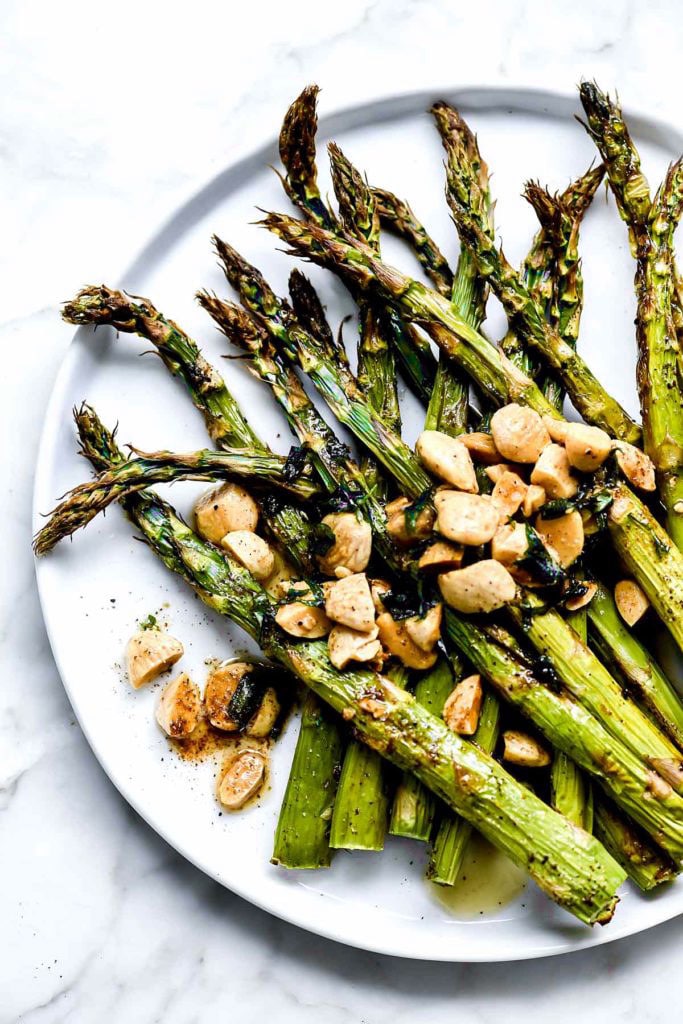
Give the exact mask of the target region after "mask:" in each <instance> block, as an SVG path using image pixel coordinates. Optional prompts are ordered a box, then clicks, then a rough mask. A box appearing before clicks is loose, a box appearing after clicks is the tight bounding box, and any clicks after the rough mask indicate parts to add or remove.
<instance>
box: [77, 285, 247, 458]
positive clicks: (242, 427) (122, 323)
mask: <svg viewBox="0 0 683 1024" xmlns="http://www.w3.org/2000/svg"><path fill="white" fill-rule="evenodd" d="M62 316H63V317H64V319H65V320H67V321H68V322H69V323H71V324H94V325H95V326H99V325H101V324H108V325H110V326H112V327H115V328H116V330H117V331H123V332H125V333H127V334H139V335H140V337H141V338H145V339H146V340H147V341H150V342H151V343H152V344H153V345H154V347H155V348H156V350H157V352H158V353H159V355H160V356H161V358H162V360H163V362H164V363H165V365H166V366H167V368H168V369H169V370H170V371H171V373H172V374H173V375H174V376H178V377H180V378H181V380H182V381H183V383H184V384H185V386H186V387H187V389H188V391H189V392H190V394H191V395H192V398H193V401H194V402H195V404H196V405H197V404H199V403H198V401H197V397H198V396H201V399H200V401H201V405H200V408H201V411H202V413H203V415H204V419H205V420H206V426H207V430H208V432H209V436H210V437H211V440H212V441H213V442H214V443H215V444H216V445H218V446H220V447H222V448H250V449H259V450H261V451H265V450H267V449H266V448H265V446H264V445H263V444H262V442H261V441H260V440H259V439H258V437H257V436H256V434H255V433H254V431H253V430H252V429H251V427H250V426H249V424H248V423H247V421H246V420H245V419H244V417H243V416H242V413H241V412H240V409H239V406H238V405H237V403H236V402H235V399H234V398H233V396H232V395H231V394H230V392H229V391H228V389H227V388H226V386H225V383H224V381H223V379H222V378H221V377H220V376H219V374H218V373H217V372H216V371H215V370H214V368H213V367H212V366H211V365H210V364H209V363H208V362H207V361H206V360H205V359H204V357H203V356H202V354H201V352H200V351H199V349H198V347H197V345H196V343H195V342H194V341H193V340H192V338H189V337H188V336H187V335H186V334H185V333H184V331H182V330H181V329H180V328H179V327H178V325H177V324H175V323H174V322H173V321H172V320H167V319H166V318H165V317H164V316H163V315H162V314H161V313H160V312H159V311H158V310H157V309H155V308H154V306H153V305H152V303H151V302H149V301H148V300H147V299H142V298H139V297H136V301H133V299H132V298H131V297H129V296H127V295H124V293H123V292H120V291H116V290H115V289H112V288H107V287H106V286H105V285H101V286H100V287H89V288H84V289H83V290H82V291H81V292H79V294H78V295H77V296H76V298H75V299H74V300H73V301H72V302H68V303H67V304H66V305H65V306H64V308H63V310H62Z"/></svg>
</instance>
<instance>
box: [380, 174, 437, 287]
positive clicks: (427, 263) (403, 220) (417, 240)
mask: <svg viewBox="0 0 683 1024" xmlns="http://www.w3.org/2000/svg"><path fill="white" fill-rule="evenodd" d="M372 194H373V196H374V198H375V203H376V205H377V213H378V214H379V219H380V222H381V223H382V224H383V225H384V226H386V227H388V228H390V229H391V230H392V231H393V232H394V233H395V234H397V235H398V236H399V237H400V238H403V239H405V241H406V242H408V244H409V245H410V246H411V248H412V249H413V251H414V252H415V255H416V256H417V258H418V260H419V261H420V264H421V265H422V267H423V269H424V271H425V273H426V274H427V276H428V277H429V279H430V281H431V282H432V284H433V285H434V287H435V289H436V290H437V292H439V294H441V295H443V296H444V297H445V298H447V299H449V298H450V297H451V294H452V292H453V271H452V270H451V268H450V267H449V265H448V261H447V259H446V257H445V256H444V255H443V253H442V252H441V250H440V249H439V247H438V245H437V244H436V242H435V241H434V239H433V238H431V236H430V235H429V234H428V232H427V229H426V228H425V227H424V225H423V224H421V223H420V221H419V220H418V219H417V217H416V216H415V214H414V213H413V211H412V210H411V208H410V206H408V203H406V202H404V201H403V200H402V199H399V198H398V197H397V196H395V195H394V194H393V192H389V191H387V190H386V189H383V188H373V189H372Z"/></svg>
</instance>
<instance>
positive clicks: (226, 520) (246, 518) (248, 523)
mask: <svg viewBox="0 0 683 1024" xmlns="http://www.w3.org/2000/svg"><path fill="white" fill-rule="evenodd" d="M258 515H259V510H258V505H257V504H256V502H255V501H254V499H253V498H252V496H251V494H249V492H248V491H246V490H245V489H244V487H241V486H240V485H239V484H235V483H226V484H222V485H221V486H220V487H216V488H214V489H213V490H211V491H209V492H208V493H207V494H204V495H202V497H201V498H200V499H199V501H198V502H197V504H196V505H195V507H194V518H195V525H196V527H197V533H198V534H199V535H200V537H203V538H204V540H209V541H211V542H212V543H213V544H218V543H219V542H220V541H221V539H222V538H223V537H225V535H226V533H231V532H232V531H233V530H248V531H249V532H250V533H253V532H254V530H255V529H256V526H257V523H258Z"/></svg>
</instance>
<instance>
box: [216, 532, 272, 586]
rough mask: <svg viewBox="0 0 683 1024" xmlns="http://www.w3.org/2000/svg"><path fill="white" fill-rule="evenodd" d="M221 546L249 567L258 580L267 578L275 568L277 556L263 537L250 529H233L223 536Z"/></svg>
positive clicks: (246, 567)
mask: <svg viewBox="0 0 683 1024" xmlns="http://www.w3.org/2000/svg"><path fill="white" fill-rule="evenodd" d="M221 547H222V548H225V550H226V551H227V552H228V553H229V554H231V555H232V556H233V558H235V559H237V561H238V562H239V563H240V564H241V565H243V566H244V568H245V569H248V570H249V572H250V573H251V575H252V576H253V577H254V579H256V580H266V579H268V577H269V576H271V575H272V574H273V572H274V570H275V556H274V554H273V552H272V550H271V548H270V546H269V545H268V544H267V543H266V541H265V540H264V539H263V537H259V535H258V534H257V533H250V532H249V530H233V531H232V533H226V535H225V537H221Z"/></svg>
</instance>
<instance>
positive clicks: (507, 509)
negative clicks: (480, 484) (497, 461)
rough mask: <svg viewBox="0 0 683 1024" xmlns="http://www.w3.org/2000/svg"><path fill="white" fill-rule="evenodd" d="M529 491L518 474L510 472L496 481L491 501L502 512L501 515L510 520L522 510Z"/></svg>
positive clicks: (503, 474) (502, 474) (501, 475)
mask: <svg viewBox="0 0 683 1024" xmlns="http://www.w3.org/2000/svg"><path fill="white" fill-rule="evenodd" d="M528 489H529V488H528V486H527V485H526V484H525V483H524V481H523V480H522V478H521V476H519V474H518V473H511V472H510V471H509V470H508V471H506V472H505V473H501V474H500V476H499V477H498V479H497V480H496V483H495V486H494V488H493V493H492V494H491V500H492V501H493V504H494V505H495V506H496V507H497V508H498V509H499V510H500V514H501V515H502V516H503V517H504V518H505V519H509V518H511V517H512V516H514V515H515V513H516V512H518V511H519V509H520V508H521V506H522V503H523V502H524V499H525V497H526V492H527V491H528Z"/></svg>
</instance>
